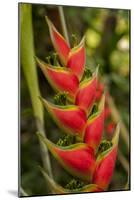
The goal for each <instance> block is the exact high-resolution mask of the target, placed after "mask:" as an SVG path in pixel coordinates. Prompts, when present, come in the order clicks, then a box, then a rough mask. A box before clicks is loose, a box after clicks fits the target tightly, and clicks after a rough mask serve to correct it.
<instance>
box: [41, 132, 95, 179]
mask: <svg viewBox="0 0 134 200" xmlns="http://www.w3.org/2000/svg"><path fill="white" fill-rule="evenodd" d="M40 137H41V141H43V142H44V143H45V144H46V145H47V147H48V149H49V150H50V152H51V153H52V155H53V156H54V157H55V159H56V160H58V161H59V163H60V164H61V165H62V167H63V168H65V169H66V170H67V171H68V172H69V173H71V174H72V175H74V176H76V177H78V178H81V179H82V180H86V181H90V180H91V177H92V175H93V172H94V169H95V156H94V152H93V150H92V148H90V147H88V146H87V145H86V144H84V143H77V144H73V145H70V146H67V147H60V146H58V145H55V144H54V143H52V142H51V141H49V140H48V139H46V138H44V137H42V136H41V135H40Z"/></svg>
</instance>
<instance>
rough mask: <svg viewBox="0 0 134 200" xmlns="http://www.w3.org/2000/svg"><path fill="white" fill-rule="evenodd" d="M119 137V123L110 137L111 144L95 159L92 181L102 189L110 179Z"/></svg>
mask: <svg viewBox="0 0 134 200" xmlns="http://www.w3.org/2000/svg"><path fill="white" fill-rule="evenodd" d="M118 139H119V125H118V126H117V127H116V130H115V134H114V137H113V139H112V143H113V146H112V147H111V148H110V149H108V150H107V151H105V152H103V153H102V154H101V155H99V157H98V159H97V165H96V170H95V173H94V177H93V183H95V184H97V185H98V186H99V187H101V188H102V189H106V188H107V187H108V185H109V183H110V181H111V178H112V175H113V170H114V167H115V161H116V156H117V147H118Z"/></svg>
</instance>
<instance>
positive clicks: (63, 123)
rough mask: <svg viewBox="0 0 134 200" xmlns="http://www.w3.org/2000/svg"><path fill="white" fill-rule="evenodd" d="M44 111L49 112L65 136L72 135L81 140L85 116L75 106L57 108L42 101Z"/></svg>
mask: <svg viewBox="0 0 134 200" xmlns="http://www.w3.org/2000/svg"><path fill="white" fill-rule="evenodd" d="M42 101H43V103H44V105H45V107H46V109H47V110H48V111H49V112H50V114H51V116H52V117H53V119H54V120H55V122H56V123H57V125H58V126H59V127H60V128H62V129H63V130H64V131H65V132H66V133H67V134H73V135H77V136H79V137H80V138H81V139H82V138H83V134H84V130H85V125H86V114H85V112H84V111H83V110H81V109H80V108H79V107H77V106H73V105H70V106H57V105H54V104H51V103H48V102H47V101H46V100H44V99H43V100H42Z"/></svg>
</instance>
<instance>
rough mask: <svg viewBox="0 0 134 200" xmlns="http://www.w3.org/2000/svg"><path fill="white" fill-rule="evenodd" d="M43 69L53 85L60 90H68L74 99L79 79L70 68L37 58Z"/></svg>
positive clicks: (70, 96)
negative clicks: (52, 64)
mask: <svg viewBox="0 0 134 200" xmlns="http://www.w3.org/2000/svg"><path fill="white" fill-rule="evenodd" d="M36 60H37V63H38V64H39V66H40V68H41V70H42V71H43V73H44V75H45V77H46V78H47V80H48V81H49V83H50V84H51V86H52V87H53V88H54V89H55V90H56V91H59V92H64V91H65V92H68V96H69V99H70V100H72V101H73V100H74V98H75V95H76V92H77V89H78V85H79V80H78V78H77V77H76V76H75V75H73V74H72V73H71V72H70V71H69V70H67V69H65V68H63V67H54V66H51V65H50V64H47V63H45V62H43V61H41V60H40V59H38V58H36Z"/></svg>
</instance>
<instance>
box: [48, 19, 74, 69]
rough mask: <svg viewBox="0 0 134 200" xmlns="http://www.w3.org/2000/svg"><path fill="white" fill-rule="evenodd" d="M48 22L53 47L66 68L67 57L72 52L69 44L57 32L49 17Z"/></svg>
mask: <svg viewBox="0 0 134 200" xmlns="http://www.w3.org/2000/svg"><path fill="white" fill-rule="evenodd" d="M46 21H47V24H48V27H49V32H50V36H51V40H52V43H53V46H54V48H55V50H56V52H57V53H58V55H59V58H60V61H61V63H62V64H63V65H65V66H66V64H67V57H68V54H69V51H70V47H69V44H68V43H67V42H66V40H65V39H64V38H63V36H62V35H61V34H60V33H59V32H58V31H57V29H56V28H55V26H54V25H53V23H52V22H51V21H50V19H49V18H48V17H47V16H46Z"/></svg>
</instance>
